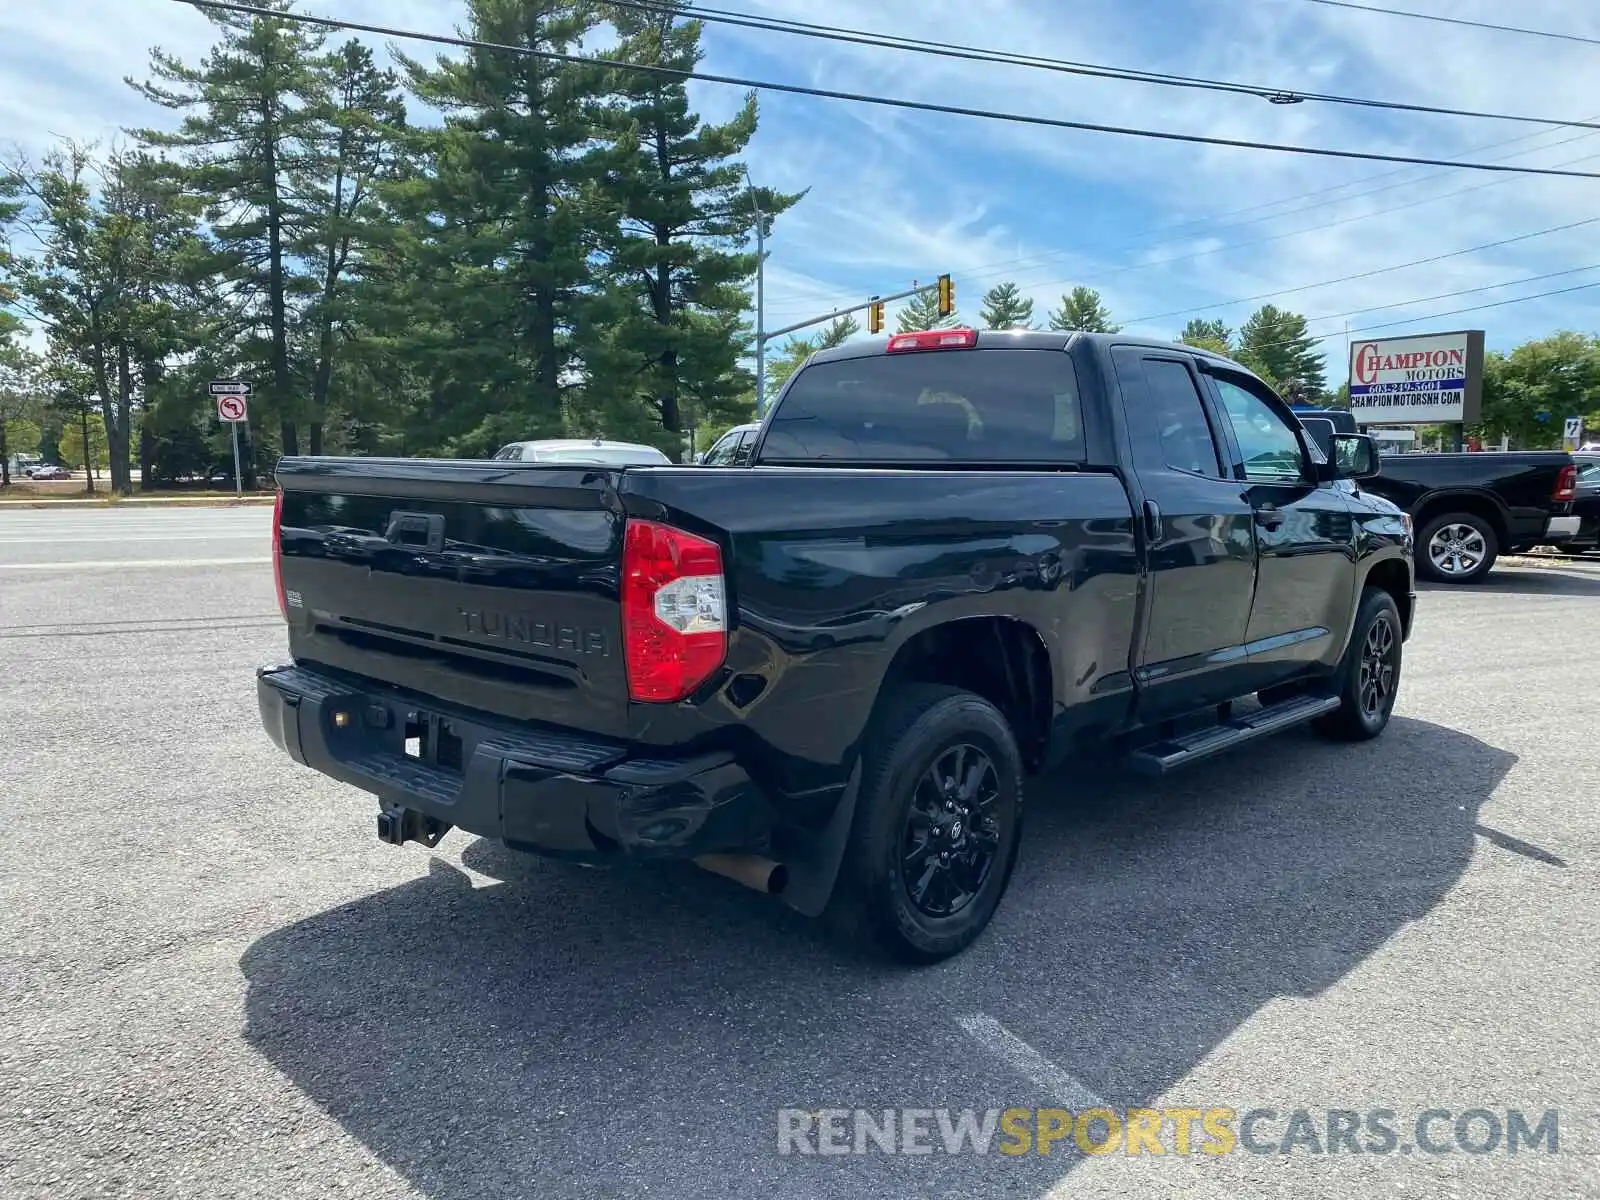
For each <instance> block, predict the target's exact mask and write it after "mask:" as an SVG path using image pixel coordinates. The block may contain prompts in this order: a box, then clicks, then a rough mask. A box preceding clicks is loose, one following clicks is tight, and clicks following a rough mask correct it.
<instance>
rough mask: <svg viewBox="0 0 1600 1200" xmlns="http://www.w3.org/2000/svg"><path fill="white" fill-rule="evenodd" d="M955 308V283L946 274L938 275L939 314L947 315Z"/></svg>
mask: <svg viewBox="0 0 1600 1200" xmlns="http://www.w3.org/2000/svg"><path fill="white" fill-rule="evenodd" d="M955 310H956V285H955V281H954V280H953V279H951V278H950V276H948V275H941V276H939V315H940V316H941V317H948V316H949V315H950V314H951V313H953V312H955Z"/></svg>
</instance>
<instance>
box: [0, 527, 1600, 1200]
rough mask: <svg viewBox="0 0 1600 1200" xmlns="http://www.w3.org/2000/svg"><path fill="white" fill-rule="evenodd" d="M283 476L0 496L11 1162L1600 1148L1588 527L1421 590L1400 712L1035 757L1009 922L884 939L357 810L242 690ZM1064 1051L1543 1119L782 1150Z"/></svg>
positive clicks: (1594, 576) (1539, 1158) (247, 1191)
mask: <svg viewBox="0 0 1600 1200" xmlns="http://www.w3.org/2000/svg"><path fill="white" fill-rule="evenodd" d="M267 523H268V513H267V512H266V511H265V510H261V509H237V510H200V509H185V510H175V511H171V512H151V511H147V510H145V511H135V510H129V509H126V508H119V509H117V510H113V511H97V512H87V511H84V512H79V511H77V510H73V511H63V510H40V511H20V512H12V511H0V731H3V732H0V797H3V799H4V804H5V813H6V819H7V829H6V834H7V836H6V838H5V841H4V843H3V846H0V912H3V913H4V914H5V936H4V939H3V941H0V1195H4V1196H7V1197H10V1196H17V1197H44V1196H49V1197H52V1198H54V1197H78V1196H105V1195H111V1196H139V1197H156V1196H160V1197H167V1196H195V1197H200V1196H204V1197H219V1196H260V1197H271V1198H272V1200H281V1198H282V1197H287V1196H302V1195H305V1196H319V1197H323V1196H330V1195H349V1196H360V1197H363V1198H365V1197H389V1196H395V1197H400V1196H405V1197H432V1198H436V1200H480V1198H486V1197H528V1196H541V1197H544V1196H550V1197H564V1196H572V1197H585V1198H592V1197H609V1196H617V1197H622V1196H628V1197H637V1196H642V1195H643V1196H716V1197H723V1196H728V1197H733V1196H757V1195H760V1196H784V1197H789V1196H792V1197H804V1198H807V1200H812V1198H826V1197H840V1198H845V1197H849V1198H852V1200H853V1198H856V1197H862V1196H869V1195H870V1196H875V1197H901V1196H906V1197H911V1196H975V1195H1005V1196H1024V1197H1041V1196H1046V1195H1059V1196H1073V1197H1079V1196H1106V1197H1123V1196H1134V1195H1136V1196H1164V1195H1183V1196H1188V1197H1219V1198H1220V1197H1228V1198H1253V1197H1266V1196H1285V1197H1287V1196H1294V1197H1323V1196H1325V1197H1330V1198H1332V1197H1338V1198H1340V1200H1345V1198H1348V1197H1352V1196H1380V1195H1381V1196H1384V1197H1397V1196H1458V1195H1459V1196H1479V1195H1483V1196H1488V1195H1493V1196H1496V1197H1509V1196H1528V1197H1534V1196H1538V1197H1553V1196H1583V1195H1589V1196H1593V1195H1600V1044H1597V1041H1596V1037H1595V1016H1596V1014H1597V1013H1600V969H1597V968H1596V963H1597V962H1600V869H1597V862H1600V804H1597V802H1596V798H1597V796H1600V788H1597V786H1596V767H1595V764H1596V761H1597V755H1596V752H1597V750H1600V727H1597V726H1596V725H1595V723H1594V714H1595V713H1596V712H1597V711H1600V685H1597V683H1596V681H1597V680H1600V569H1596V568H1595V567H1592V566H1587V565H1582V564H1575V563H1566V562H1563V563H1559V564H1554V565H1546V566H1541V567H1523V568H1505V569H1502V570H1500V571H1498V572H1497V573H1496V574H1495V576H1494V577H1493V578H1492V579H1491V580H1490V581H1489V582H1488V583H1487V584H1485V585H1482V586H1479V587H1475V588H1469V589H1461V588H1455V589H1435V590H1428V591H1426V592H1425V594H1424V595H1423V596H1422V601H1421V608H1420V611H1419V617H1418V622H1417V630H1416V634H1415V636H1414V638H1413V639H1412V641H1411V643H1410V644H1409V645H1408V647H1407V659H1406V664H1405V675H1404V682H1403V685H1402V690H1401V698H1400V704H1399V708H1398V715H1397V717H1396V719H1395V721H1394V724H1393V725H1392V726H1391V728H1390V730H1389V731H1388V733H1387V734H1386V735H1385V736H1384V737H1383V738H1382V739H1380V740H1379V741H1377V742H1375V743H1372V744H1368V745H1365V746H1359V747H1355V748H1349V747H1337V746H1331V745H1327V744H1325V743H1323V742H1321V741H1320V740H1318V739H1317V738H1316V737H1315V736H1313V735H1311V734H1290V735H1285V736H1283V737H1280V738H1278V739H1276V740H1274V741H1271V742H1268V743H1266V744H1265V745H1263V746H1262V747H1260V748H1259V749H1256V750H1251V751H1246V752H1244V753H1242V754H1238V755H1234V756H1232V757H1229V758H1226V759H1222V760H1217V761H1214V762H1212V763H1210V764H1206V765H1201V766H1199V767H1197V768H1195V769H1193V770H1192V771H1190V772H1189V773H1186V774H1183V775H1180V776H1178V777H1176V778H1174V779H1172V780H1169V781H1166V782H1164V783H1160V784H1154V783H1148V782H1142V781H1137V780H1133V779H1130V778H1127V777H1123V776H1119V775H1115V774H1112V773H1108V772H1083V771H1079V772H1075V773H1070V774H1064V775H1061V776H1058V777H1055V778H1052V779H1049V780H1045V781H1041V782H1040V783H1039V784H1038V785H1037V786H1036V787H1035V788H1034V790H1033V793H1032V796H1031V804H1032V809H1031V812H1030V815H1029V828H1028V830H1027V838H1026V841H1025V844H1024V850H1023V858H1022V863H1021V866H1020V867H1019V869H1018V873H1017V875H1016V878H1015V880H1014V882H1013V884H1012V888H1011V891H1010V894H1009V896H1008V897H1007V900H1006V903H1005V905H1004V906H1003V908H1002V910H1001V912H1000V915H999V916H998V917H997V919H996V922H995V924H994V926H993V927H992V929H991V930H990V932H989V933H988V935H987V936H986V937H985V938H984V939H983V940H981V941H980V942H979V943H978V944H977V945H976V946H975V947H974V948H973V949H972V950H971V951H969V952H968V953H967V954H965V955H963V956H961V957H960V958H958V959H956V960H955V961H952V962H950V963H946V964H944V965H942V966H940V967H936V968H933V969H929V970H924V971H904V970H899V969H893V968H890V967H886V966H883V965H879V964H875V963H872V962H868V961H864V960H862V959H860V958H858V957H856V956H854V955H853V954H851V953H850V952H848V951H846V950H844V949H842V948H841V947H840V946H839V944H838V943H836V942H835V941H833V940H832V939H830V937H829V936H828V935H827V934H826V933H825V931H824V930H823V929H822V927H821V926H819V925H813V924H811V923H808V922H806V921H804V920H802V919H801V918H799V917H797V916H795V915H793V914H791V913H789V912H788V911H787V910H785V909H783V908H782V907H780V906H779V905H777V904H776V903H774V902H771V901H768V900H766V899H765V898H763V897H760V896H757V895H755V894H754V893H751V892H748V891H746V890H744V889H741V888H739V887H738V886H737V885H735V884H732V883H729V882H728V881H725V880H723V879H720V878H718V877H714V876H710V875H707V874H705V873H703V872H699V871H696V870H694V869H693V868H688V867H684V868H677V867H671V868H653V869H649V870H638V871H634V872H601V871H587V870H582V869H578V868H574V867H567V866H562V865H557V864H552V863H546V862H541V861H535V860H528V859H522V858H519V857H516V856H514V855H511V854H508V853H507V852H505V851H503V850H500V849H497V848H496V847H495V846H493V845H490V844H488V843H484V842H481V841H476V840H474V839H471V838H467V837H464V836H462V835H460V834H452V835H451V836H449V837H447V838H446V839H445V841H444V843H443V844H442V845H441V846H440V847H439V848H438V850H436V851H433V852H429V851H426V850H423V849H421V848H419V847H415V846H412V847H407V848H405V849H394V848H391V847H386V846H382V845H380V844H378V842H377V841H376V839H375V837H374V834H373V821H372V814H373V811H374V810H373V805H372V803H371V802H370V801H369V799H368V798H367V797H365V796H364V795H361V794H359V793H356V792H354V791H351V790H349V789H346V788H344V787H342V786H340V785H336V784H333V783H331V782H329V781H326V780H324V779H322V778H320V777H319V776H317V775H315V774H312V773H311V772H308V771H305V770H303V769H301V768H298V767H295V766H294V765H293V764H291V763H290V762H289V761H288V760H287V759H284V758H283V757H281V756H280V755H279V753H278V752H277V751H276V750H275V749H274V747H273V746H272V745H271V743H270V742H268V740H267V738H266V737H265V735H264V734H263V733H262V732H261V731H260V729H259V726H258V723H257V717H256V711H255V699H254V679H253V675H252V669H253V668H254V666H255V665H256V664H257V663H259V662H262V661H265V660H268V659H271V658H274V657H276V656H278V655H279V654H280V653H281V651H282V647H283V636H282V631H281V623H280V622H279V620H278V617H277V613H276V609H275V605H274V601H273V595H272V583H271V577H270V567H269V565H268V562H267V543H266V540H265V539H266V529H267ZM1086 1097H1093V1098H1094V1099H1097V1100H1099V1101H1103V1102H1104V1103H1106V1104H1108V1105H1112V1106H1144V1105H1148V1106H1154V1107H1168V1108H1170V1107H1178V1106H1193V1107H1196V1108H1201V1109H1206V1108H1211V1107H1217V1106H1226V1107H1231V1108H1233V1109H1235V1110H1238V1111H1243V1110H1247V1109H1251V1108H1270V1109H1273V1110H1275V1111H1276V1112H1278V1113H1280V1114H1283V1115H1284V1116H1287V1114H1289V1113H1290V1112H1292V1111H1293V1110H1295V1109H1302V1108H1304V1109H1308V1110H1311V1111H1312V1112H1314V1113H1319V1114H1320V1113H1322V1112H1324V1111H1326V1110H1329V1109H1346V1110H1355V1111H1357V1112H1367V1111H1370V1110H1373V1109H1393V1110H1396V1111H1397V1112H1398V1113H1399V1114H1401V1117H1400V1123H1401V1124H1402V1125H1404V1123H1405V1119H1406V1116H1407V1114H1410V1113H1415V1112H1417V1111H1420V1110H1427V1109H1431V1108H1438V1109H1444V1110H1449V1111H1450V1112H1451V1113H1460V1112H1464V1111H1466V1110H1470V1109H1477V1108H1481V1109H1487V1110H1490V1111H1492V1112H1498V1113H1500V1114H1505V1113H1506V1112H1507V1111H1508V1110H1510V1109H1519V1110H1522V1111H1525V1112H1527V1113H1529V1114H1534V1115H1536V1114H1539V1113H1543V1112H1544V1111H1545V1110H1550V1109H1554V1110H1557V1111H1558V1113H1559V1128H1560V1141H1559V1149H1558V1151H1557V1152H1556V1153H1553V1154H1552V1153H1549V1152H1548V1151H1547V1150H1546V1149H1537V1150H1530V1149H1523V1150H1522V1151H1521V1152H1519V1153H1516V1154H1511V1153H1507V1152H1504V1151H1503V1150H1497V1151H1494V1152H1489V1153H1483V1154H1472V1153H1467V1152H1465V1151H1463V1150H1461V1149H1459V1148H1455V1149H1452V1150H1451V1151H1450V1152H1441V1153H1422V1152H1418V1153H1405V1152H1403V1151H1397V1152H1396V1153H1392V1154H1374V1153H1370V1152H1369V1153H1326V1152H1324V1153H1320V1154H1319V1153H1313V1152H1310V1151H1309V1150H1308V1149H1306V1148H1305V1147H1304V1146H1301V1147H1298V1148H1296V1149H1295V1150H1294V1152H1292V1153H1289V1154H1287V1155H1283V1154H1279V1153H1267V1154H1257V1153H1250V1152H1244V1151H1243V1150H1240V1151H1238V1152H1235V1153H1231V1154H1225V1155H1220V1156H1213V1155H1207V1154H1190V1155H1187V1156H1185V1155H1179V1154H1173V1153H1168V1154H1166V1155H1163V1156H1160V1157H1156V1156H1153V1155H1150V1154H1141V1155H1130V1154H1127V1153H1120V1152H1119V1153H1113V1154H1107V1155H1086V1154H1084V1153H1083V1152H1081V1151H1079V1150H1077V1149H1075V1148H1074V1147H1073V1145H1072V1144H1071V1139H1067V1140H1065V1141H1062V1142H1060V1143H1058V1144H1056V1145H1055V1147H1054V1148H1053V1152H1052V1153H1051V1154H1049V1155H1041V1154H1037V1153H1030V1154H1025V1155H1019V1156H1016V1157H1004V1156H1001V1155H1000V1154H998V1153H996V1152H993V1151H991V1153H989V1154H987V1155H982V1156H979V1155H972V1154H966V1155H956V1156H952V1155H950V1154H947V1153H944V1152H942V1151H940V1152H936V1153H934V1154H931V1155H913V1156H904V1155H894V1156H890V1155H887V1154H884V1153H881V1152H869V1153H866V1154H861V1155H857V1154H847V1155H841V1156H804V1157H800V1156H795V1155H780V1154H779V1153H778V1137H777V1130H778V1116H777V1114H778V1112H779V1110H780V1109H784V1108H801V1109H806V1110H810V1111H816V1110H823V1109H830V1108H839V1109H858V1108H859V1109H869V1110H882V1109H884V1108H889V1107H896V1108H899V1107H910V1108H930V1109H932V1108H945V1107H948V1108H953V1109H961V1108H974V1109H979V1110H983V1109H990V1108H1008V1107H1012V1106H1024V1107H1028V1106H1036V1107H1040V1106H1042V1107H1049V1106H1055V1105H1060V1106H1063V1107H1067V1108H1074V1107H1078V1106H1081V1105H1082V1104H1084V1103H1085V1102H1086V1101H1085V1098H1086ZM1317 1119H1318V1120H1319V1121H1320V1120H1321V1119H1322V1118H1321V1117H1320V1116H1319V1117H1318V1118H1317ZM1530 1123H1531V1121H1530ZM1263 1128H1264V1129H1270V1130H1271V1132H1269V1133H1263V1134H1261V1135H1260V1136H1261V1137H1262V1138H1265V1139H1268V1140H1271V1141H1276V1140H1277V1137H1278V1136H1279V1134H1280V1133H1281V1132H1282V1131H1283V1128H1284V1124H1283V1122H1282V1121H1279V1122H1278V1124H1277V1125H1275V1126H1263ZM1440 1128H1441V1129H1446V1128H1447V1126H1444V1125H1442V1126H1440ZM934 1140H935V1141H937V1140H938V1138H937V1136H936V1137H935V1139H934ZM1402 1140H1403V1139H1402ZM1169 1144H1170V1143H1169Z"/></svg>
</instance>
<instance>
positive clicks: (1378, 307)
mask: <svg viewBox="0 0 1600 1200" xmlns="http://www.w3.org/2000/svg"><path fill="white" fill-rule="evenodd" d="M1585 271H1600V263H1591V264H1589V265H1588V266H1587V267H1569V268H1567V269H1566V270H1565V271H1547V272H1545V273H1544V274H1543V275H1528V276H1525V277H1523V278H1522V279H1506V280H1502V281H1501V282H1499V283H1485V284H1480V285H1479V286H1478V287H1469V288H1460V289H1458V290H1456V291H1453V292H1439V293H1436V294H1435V295H1432V296H1416V297H1413V298H1412V299H1410V300H1396V301H1394V302H1393V303H1391V304H1373V305H1370V306H1368V307H1366V308H1352V309H1351V310H1350V311H1349V312H1341V313H1323V314H1322V315H1320V316H1316V317H1307V318H1306V321H1307V322H1308V323H1309V322H1315V321H1342V320H1344V319H1345V318H1347V317H1356V316H1360V315H1361V314H1362V313H1375V312H1386V311H1388V310H1389V309H1391V308H1411V307H1412V306H1413V305H1417V304H1431V303H1433V302H1434V301H1435V300H1453V299H1455V298H1456V297H1457V296H1472V295H1476V294H1477V293H1478V292H1492V291H1494V290H1496V289H1497V288H1504V287H1516V286H1518V285H1519V284H1524V283H1538V282H1539V281H1541V280H1544V279H1562V278H1565V277H1566V276H1568V275H1582V274H1583V273H1584V272H1585ZM1583 286H1584V287H1595V286H1597V285H1596V284H1593V283H1589V284H1584V285H1583ZM1564 290H1565V289H1564ZM1572 290H1576V289H1572ZM1546 294H1551V295H1554V294H1559V293H1546ZM1422 319H1424V320H1428V319H1431V318H1422ZM1343 333H1344V330H1342V329H1335V330H1331V331H1329V332H1328V333H1325V334H1322V335H1321V337H1333V336H1334V335H1335V334H1339V335H1341V336H1342V335H1343Z"/></svg>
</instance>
